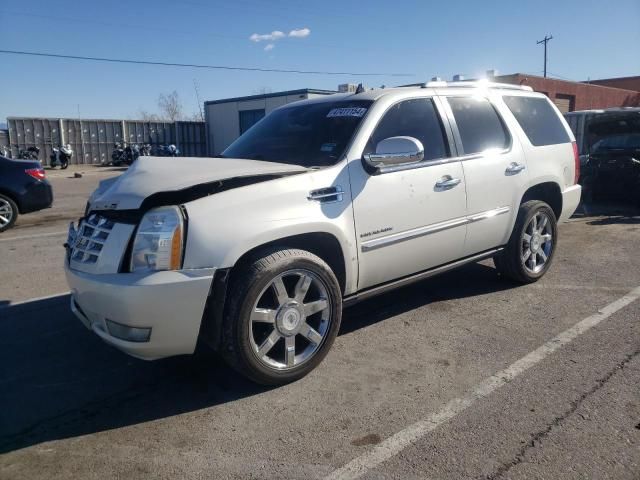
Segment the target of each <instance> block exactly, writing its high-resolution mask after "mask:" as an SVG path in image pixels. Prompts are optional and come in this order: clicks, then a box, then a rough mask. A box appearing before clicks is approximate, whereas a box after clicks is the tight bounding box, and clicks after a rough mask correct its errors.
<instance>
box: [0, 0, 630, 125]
mask: <svg viewBox="0 0 640 480" xmlns="http://www.w3.org/2000/svg"><path fill="white" fill-rule="evenodd" d="M0 25H2V28H1V29H0V45H2V46H1V47H0V48H2V49H9V50H28V51H40V52H50V53H62V54H72V55H82V56H98V57H114V58H127V59H145V60H154V61H168V62H179V63H200V64H217V65H233V66H250V67H264V68H283V69H303V70H325V71H352V72H371V71H374V72H399V73H401V72H406V73H411V74H414V76H410V77H406V78H394V77H391V76H381V77H359V76H355V75H353V76H337V75H294V74H284V73H257V72H237V71H234V72H231V71H219V70H194V69H184V68H171V67H155V66H135V65H118V64H104V63H91V62H80V61H71V60H56V59H50V58H38V57H18V56H13V55H6V54H0V60H1V61H2V71H3V75H2V83H1V87H0V122H3V121H4V118H5V117H7V116H47V117H58V116H62V117H64V116H71V117H76V116H77V115H78V105H79V106H80V114H81V116H82V117H84V118H136V117H137V115H136V113H137V112H138V111H139V110H140V109H144V110H147V111H151V112H153V111H156V110H157V106H156V104H157V97H158V95H159V94H160V93H162V92H171V91H172V90H174V89H175V90H177V91H178V92H179V94H180V96H181V99H182V101H183V103H184V106H185V110H186V111H187V112H189V113H194V112H196V111H197V110H198V105H197V101H196V97H195V93H194V88H193V80H194V79H195V80H196V81H197V83H198V85H199V88H200V95H201V98H202V99H203V100H213V99H218V98H225V97H230V96H242V95H250V94H253V93H256V92H258V91H260V90H261V89H265V88H266V89H270V90H272V91H279V90H288V89H296V88H305V87H309V88H325V89H335V88H336V86H337V84H338V83H345V82H355V83H357V82H360V81H362V82H364V83H366V84H367V85H370V86H378V85H381V84H386V85H397V84H402V83H410V82H417V81H422V80H426V79H429V78H430V77H432V76H435V75H439V76H441V77H443V78H445V79H447V78H450V77H451V76H452V75H453V74H456V73H461V74H466V75H468V76H477V75H481V74H482V73H483V72H484V71H485V70H487V69H489V68H495V69H498V70H499V72H500V73H505V74H506V73H515V72H524V73H530V74H541V71H542V47H541V46H538V45H536V40H539V39H541V38H543V37H544V35H545V34H547V33H551V34H553V36H554V39H553V40H552V41H551V42H550V43H549V66H548V70H549V71H550V72H551V73H552V75H554V76H557V77H563V78H567V79H574V80H584V79H587V78H592V79H593V78H602V77H614V76H627V75H639V74H640V29H638V25H640V1H638V0H616V1H611V2H603V1H588V0H570V1H557V0H556V1H536V2H513V1H509V2H506V1H494V2H489V1H484V2H469V5H463V4H462V2H442V1H437V2H428V1H418V0H396V1H394V2H389V1H379V0H370V1H367V2H364V1H352V2H348V1H346V0H340V1H337V0H325V1H323V2H299V1H295V0H265V1H259V0H234V1H229V2H225V1H219V0H209V1H208V0H175V1H169V0H153V1H151V0H139V1H136V0H110V1H106V2H105V1H102V2H97V1H93V2H90V1H87V0H30V1H29V2H24V3H20V2H8V1H5V2H1V3H0ZM305 28H306V29H309V31H310V32H309V33H308V35H306V36H305V34H306V33H307V32H306V31H301V32H298V36H294V37H290V36H288V35H289V33H290V32H291V31H292V30H302V29H305ZM273 31H280V32H282V33H283V34H284V36H283V38H276V39H275V41H270V40H263V41H260V42H256V41H252V40H250V37H251V35H253V34H258V35H266V34H270V33H271V32H273ZM277 36H279V35H278V34H277V35H276V37H277ZM269 44H272V45H273V48H272V49H267V50H265V47H266V45H269Z"/></svg>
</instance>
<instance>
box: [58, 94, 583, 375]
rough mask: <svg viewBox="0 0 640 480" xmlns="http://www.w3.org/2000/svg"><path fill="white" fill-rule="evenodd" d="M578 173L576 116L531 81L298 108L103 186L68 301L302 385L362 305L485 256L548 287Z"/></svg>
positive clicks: (350, 97)
mask: <svg viewBox="0 0 640 480" xmlns="http://www.w3.org/2000/svg"><path fill="white" fill-rule="evenodd" d="M578 170H579V160H578V157H577V152H576V148H575V143H574V138H573V135H572V133H571V131H570V129H569V127H568V126H567V124H566V123H565V121H564V120H563V118H562V116H561V115H560V113H559V111H558V110H557V109H556V107H555V106H554V105H553V104H552V103H551V102H550V101H549V100H548V99H547V97H545V96H544V95H542V94H539V93H534V92H532V91H531V90H530V89H529V88H527V87H514V86H510V85H498V84H490V83H482V82H480V83H462V84H446V83H442V82H436V83H429V84H425V85H421V86H416V87H405V88H393V89H378V90H369V91H364V92H360V93H356V94H336V95H331V96H327V97H323V98H318V99H312V100H305V101H301V102H297V103H293V104H289V105H286V106H283V107H281V108H279V109H277V110H275V111H273V112H272V113H271V114H269V115H268V116H266V117H265V118H264V119H262V120H261V121H260V122H258V123H257V124H256V125H254V126H253V127H252V128H251V129H250V130H249V131H247V132H246V133H245V134H244V135H242V136H241V137H240V138H239V139H238V140H236V141H235V142H234V143H233V144H232V145H231V146H229V147H228V148H227V149H226V150H225V151H224V152H223V153H222V155H220V156H219V157H216V158H178V159H176V158H154V157H140V158H139V160H137V162H136V163H134V164H133V165H132V166H131V167H130V168H129V170H128V171H127V172H126V173H125V174H123V175H121V176H120V177H117V178H115V179H110V180H106V181H103V182H101V184H100V186H99V188H98V189H97V190H96V191H95V192H94V193H93V194H92V196H91V198H90V200H89V203H88V206H87V212H86V215H85V217H84V218H83V219H81V220H80V222H79V224H78V226H77V228H76V227H75V226H74V225H73V224H72V225H71V227H70V231H69V239H68V242H67V252H68V253H67V260H66V264H65V269H66V275H67V280H68V282H69V285H70V287H71V291H72V296H71V308H72V310H73V312H74V313H75V314H76V315H77V316H78V317H79V318H80V320H81V321H82V322H83V323H84V324H85V325H86V326H87V327H88V328H89V329H91V330H92V331H93V332H94V333H95V334H97V335H99V336H100V337H101V338H102V339H103V340H104V341H105V342H107V343H109V344H111V345H113V346H115V347H117V348H119V349H121V350H123V351H125V352H127V353H129V354H131V355H133V356H136V357H139V358H144V359H156V358H161V357H167V356H171V355H180V354H191V353H193V352H194V350H195V348H196V343H197V342H198V340H199V339H200V340H202V341H204V343H206V344H208V345H210V346H212V347H213V348H214V349H216V350H217V351H219V352H220V354H221V355H222V356H223V357H224V358H225V359H226V360H227V361H228V362H229V364H230V365H231V366H233V367H234V368H235V369H236V370H238V371H239V372H240V373H242V374H244V375H246V376H248V377H249V378H251V379H253V380H254V381H256V382H259V383H263V384H281V383H285V382H290V381H292V380H295V379H298V378H300V377H302V376H303V375H305V374H307V373H308V372H309V371H311V370H312V369H313V368H315V367H316V366H317V365H318V364H319V363H320V362H321V360H322V358H323V357H324V356H325V355H326V354H327V352H328V350H329V348H330V347H331V344H332V343H333V341H334V339H335V337H336V334H337V332H338V329H339V327H340V320H341V315H342V309H343V307H345V306H347V305H349V304H352V303H354V302H356V301H359V300H362V299H364V298H367V297H370V296H372V295H376V294H378V293H380V292H384V291H387V290H388V289H391V288H397V287H401V286H403V285H407V284H408V283H410V282H414V281H417V280H420V279H424V278H426V277H429V276H431V275H434V274H437V273H440V272H443V271H446V270H449V269H451V268H455V267H458V266H460V265H464V264H466V263H468V262H475V261H478V260H481V259H485V258H488V257H493V259H494V261H495V265H496V267H497V269H498V271H500V272H501V273H502V274H503V275H504V276H506V277H509V278H510V279H512V280H514V281H517V282H524V283H526V282H535V281H536V280H538V279H539V278H540V277H542V275H544V274H545V272H546V271H547V270H548V269H549V267H550V265H551V262H552V260H553V257H554V253H555V249H556V245H557V242H558V230H557V223H558V222H560V221H563V220H565V219H567V218H568V217H569V216H570V215H571V214H572V213H573V212H574V210H575V209H576V207H577V205H578V202H579V200H580V186H579V185H578V184H577V178H578V174H579V171H578Z"/></svg>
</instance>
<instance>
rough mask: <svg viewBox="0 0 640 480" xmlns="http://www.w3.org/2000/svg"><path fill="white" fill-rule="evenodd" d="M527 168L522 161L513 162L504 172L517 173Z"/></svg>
mask: <svg viewBox="0 0 640 480" xmlns="http://www.w3.org/2000/svg"><path fill="white" fill-rule="evenodd" d="M525 168H527V167H526V165H523V164H522V163H516V162H511V163H510V164H509V166H508V167H507V169H506V170H505V171H504V173H505V174H507V175H515V174H516V173H520V172H521V171H523V170H524V169H525Z"/></svg>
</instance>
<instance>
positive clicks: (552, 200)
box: [520, 181, 562, 219]
mask: <svg viewBox="0 0 640 480" xmlns="http://www.w3.org/2000/svg"><path fill="white" fill-rule="evenodd" d="M529 200H541V201H543V202H545V203H547V204H548V205H549V206H550V207H551V210H553V213H554V214H555V216H556V219H558V218H560V215H561V214H562V191H561V190H560V185H558V183H557V182H554V181H546V182H540V183H536V184H535V185H531V186H530V187H529V188H528V189H527V190H526V191H525V192H524V194H523V195H522V198H521V199H520V205H522V204H523V203H525V202H528V201H529Z"/></svg>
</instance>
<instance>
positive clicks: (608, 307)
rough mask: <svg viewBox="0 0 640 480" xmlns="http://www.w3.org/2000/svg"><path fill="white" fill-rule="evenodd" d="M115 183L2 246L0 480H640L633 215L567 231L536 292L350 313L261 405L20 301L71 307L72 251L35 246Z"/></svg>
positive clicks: (466, 275) (215, 378)
mask: <svg viewBox="0 0 640 480" xmlns="http://www.w3.org/2000/svg"><path fill="white" fill-rule="evenodd" d="M113 174H117V173H116V172H105V173H99V174H95V175H86V176H84V177H83V178H81V179H69V178H65V176H60V177H56V178H52V183H53V184H54V188H55V189H56V192H55V193H56V205H55V206H54V208H53V209H51V210H49V211H47V212H43V213H41V214H36V215H40V217H36V216H35V215H34V216H33V217H31V218H30V217H27V216H25V217H22V219H21V220H20V222H21V223H20V224H19V225H18V226H17V228H16V229H14V230H12V231H10V232H7V234H6V235H5V236H3V237H0V264H2V265H3V273H2V275H3V278H2V282H1V283H0V301H4V307H2V306H0V318H1V321H0V405H1V406H2V408H0V478H3V479H5V478H6V479H23V478H24V479H27V478H28V479H34V478H46V479H56V478H69V477H74V478H86V479H104V478H134V479H136V478H140V479H142V478H167V479H168V478H194V479H196V478H197V479H200V478H230V479H231V478H260V479H262V478H264V479H271V478H304V479H314V478H356V477H359V476H360V477H362V478H368V479H387V478H392V479H411V478H416V479H418V478H419V479H424V478H427V479H463V478H487V479H497V478H510V479H531V478H540V479H543V478H545V479H555V478H563V479H572V478H575V479H582V478H615V479H638V478H640V389H639V388H638V385H640V299H638V297H640V290H638V287H639V286H640V256H639V255H638V254H637V250H638V247H639V246H640V215H637V214H634V213H632V212H629V211H623V212H618V213H616V211H612V210H610V209H608V210H598V209H595V208H592V209H590V210H588V212H589V215H584V214H578V215H577V216H576V217H575V218H574V219H572V220H571V221H570V222H569V223H565V224H562V225H561V226H560V242H559V245H558V251H557V253H556V257H555V259H554V265H553V266H552V268H551V270H550V271H549V273H548V274H547V275H546V276H545V277H544V278H543V279H542V280H541V281H539V282H538V283H536V284H533V285H528V286H517V285H514V284H512V283H510V282H508V281H505V280H503V279H501V278H500V277H499V276H498V275H497V274H496V271H495V269H494V268H493V265H492V263H491V262H490V261H488V262H483V263H480V264H475V265H470V266H467V267H465V268H463V269H462V270H459V271H454V272H450V273H447V274H445V275H443V276H440V277H435V278H432V279H429V280H427V281H424V282H421V283H418V284H415V285H413V286H411V287H408V288H404V289H401V290H397V291H395V292H392V293H389V294H386V295H383V296H381V297H378V298H375V299H372V300H369V301H366V302H363V303H360V304H358V305H356V306H355V307H353V308H350V309H348V310H346V311H345V314H344V317H343V324H342V329H341V334H340V336H339V337H338V338H337V340H336V343H335V344H334V346H333V348H332V351H331V352H330V353H329V355H328V356H327V358H326V360H325V361H324V362H323V363H322V364H321V365H320V367H319V368H318V369H316V370H315V371H314V372H312V373H311V374H310V375H309V376H308V377H306V378H304V379H303V380H301V381H299V382H296V383H294V384H291V385H288V386H285V387H280V388H272V389H268V388H263V387H258V386H255V385H253V384H251V383H249V382H247V381H246V380H244V379H242V378H240V377H239V376H238V375H237V374H235V373H234V372H233V371H231V370H230V369H229V368H227V367H226V366H225V365H224V364H223V363H222V362H221V361H220V360H219V359H218V358H217V357H216V355H214V354H213V353H211V352H208V351H206V350H204V349H203V350H202V351H200V352H198V354H197V355H196V356H194V357H178V358H170V359H165V360H161V361H156V362H143V361H139V360H136V359H133V358H130V357H127V356H125V355H124V354H122V353H120V352H118V351H116V350H114V349H113V348H111V347H108V346H107V345H105V344H103V343H102V342H101V341H100V340H99V339H98V338H97V337H95V336H94V335H93V334H91V333H90V332H88V331H87V330H86V329H85V328H84V327H83V326H82V325H81V324H80V322H79V321H77V320H76V319H75V318H73V316H72V315H71V313H70V312H69V308H68V301H69V299H68V296H66V295H60V296H56V297H52V298H48V299H40V300H32V301H29V300H28V299H30V298H34V297H39V296H43V295H49V294H54V293H59V292H64V291H65V290H66V285H65V283H64V278H63V274H62V268H61V263H62V258H63V250H62V248H61V246H60V245H61V243H62V241H63V240H64V236H58V237H56V236H55V235H51V236H37V235H40V234H47V233H52V234H53V233H55V232H58V231H65V230H66V225H67V222H68V221H69V220H70V219H74V218H77V217H78V216H79V215H80V214H81V213H82V210H83V208H84V202H85V200H86V196H87V194H88V191H89V190H90V189H92V188H93V187H94V186H95V184H96V183H97V181H98V179H99V178H106V176H108V175H113ZM46 215H51V216H52V217H48V218H45V216H46ZM53 216H55V218H53ZM38 218H39V219H40V220H38ZM22 222H24V223H22ZM9 236H10V237H11V238H18V237H26V236H28V237H29V238H22V239H21V240H11V239H9V240H6V238H10V237H9ZM5 237H6V238H5ZM5 272H8V273H5ZM21 301H22V303H18V304H15V305H14V304H13V303H14V302H21Z"/></svg>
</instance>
